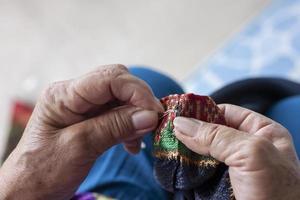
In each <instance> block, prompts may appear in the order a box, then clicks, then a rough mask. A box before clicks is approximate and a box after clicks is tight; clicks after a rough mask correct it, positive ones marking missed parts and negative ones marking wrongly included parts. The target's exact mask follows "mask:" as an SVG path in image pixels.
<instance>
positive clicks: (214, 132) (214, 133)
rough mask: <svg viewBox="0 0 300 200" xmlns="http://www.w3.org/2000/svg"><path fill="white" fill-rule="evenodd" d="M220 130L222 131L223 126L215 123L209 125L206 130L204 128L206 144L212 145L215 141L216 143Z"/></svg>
mask: <svg viewBox="0 0 300 200" xmlns="http://www.w3.org/2000/svg"><path fill="white" fill-rule="evenodd" d="M200 131H201V130H199V132H200ZM220 132H222V130H221V126H219V125H215V124H212V125H210V126H208V127H207V128H206V130H204V134H202V135H203V141H204V142H205V145H207V146H211V145H212V144H213V143H215V142H216V139H217V138H218V135H219V134H220ZM200 135H201V134H200Z"/></svg>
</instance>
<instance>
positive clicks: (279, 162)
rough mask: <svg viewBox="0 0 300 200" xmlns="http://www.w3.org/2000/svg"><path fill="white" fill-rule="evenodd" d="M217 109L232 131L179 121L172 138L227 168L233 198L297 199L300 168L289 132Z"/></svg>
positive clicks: (236, 110) (243, 113)
mask: <svg viewBox="0 0 300 200" xmlns="http://www.w3.org/2000/svg"><path fill="white" fill-rule="evenodd" d="M220 108H221V109H222V111H223V113H224V115H225V119H226V120H227V123H228V125H230V126H231V127H226V126H223V125H217V124H211V123H207V122H202V121H199V120H195V119H190V118H184V117H177V118H175V120H174V126H175V136H176V137H177V138H178V139H179V140H180V141H181V142H182V143H184V144H185V145H186V146H187V147H188V148H190V149H191V150H193V151H194V152H196V153H199V154H202V155H211V156H212V157H214V158H216V159H217V160H219V161H222V162H224V163H225V164H226V165H228V166H229V175H230V180H231V183H232V187H233V191H234V195H235V197H236V198H237V199H247V200H248V199H299V198H300V193H299V191H300V190H299V188H300V165H299V160H298V158H297V156H296V153H295V150H294V147H293V142H292V139H291V137H290V135H289V133H288V131H287V130H286V129H285V128H284V127H282V126H281V125H279V124H278V123H276V122H274V121H272V120H271V119H268V118H267V117H264V116H262V115H260V114H258V113H255V112H253V111H250V110H247V109H244V108H241V107H238V106H233V105H220Z"/></svg>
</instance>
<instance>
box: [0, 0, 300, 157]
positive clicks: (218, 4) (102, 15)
mask: <svg viewBox="0 0 300 200" xmlns="http://www.w3.org/2000/svg"><path fill="white" fill-rule="evenodd" d="M298 13H300V5H299V1H295V0H294V1H291V0H285V1H283V0H282V1H274V0H273V1H271V0H185V1H180V0H160V1H146V0H128V1H122V0H89V1H83V0H51V1H45V0H26V1H22V0H0V62H1V65H0V76H1V77H0V81H1V82H0V91H1V92H0V110H1V112H0V122H1V123H0V155H2V154H3V152H4V148H5V145H6V141H7V139H8V135H9V134H8V133H9V132H18V131H20V130H22V127H23V126H24V125H25V124H26V121H27V119H28V116H29V115H30V110H31V108H32V105H33V104H34V102H35V99H36V97H37V96H38V94H39V92H40V91H41V89H42V88H44V87H45V86H46V85H47V84H48V83H49V82H52V81H56V80H62V79H67V78H70V77H76V76H78V75H79V74H82V73H84V72H87V71H89V70H91V69H93V68H94V67H96V66H98V65H102V64H110V63H122V64H125V65H127V66H130V65H142V66H149V67H152V68H154V69H157V70H159V71H162V72H164V73H167V74H168V75H170V76H171V77H173V78H175V79H176V80H177V81H178V82H180V83H181V84H182V85H183V86H184V87H185V88H186V90H187V91H191V92H196V93H201V94H209V93H210V92H212V91H213V90H214V89H217V88H219V87H221V86H222V85H224V84H226V83H228V82H230V81H233V80H236V79H239V78H242V77H245V76H258V75H259V74H264V75H272V76H273V75H275V76H276V75H280V76H285V74H286V76H288V77H289V78H291V79H294V80H296V79H299V74H300V70H299V68H297V67H295V66H297V63H298V61H299V60H298V57H299V56H297V55H298V54H297V53H298V52H299V51H300V38H299V35H300V34H299V31H300V29H299V28H298V27H300V20H299V14H298ZM291 16H292V17H291ZM298 39H299V41H298ZM290 40H291V41H293V42H292V43H291V42H290ZM297 42H298V43H297ZM287 43H288V44H287ZM274 49H276V51H274ZM277 50H278V51H277ZM292 50H293V51H292ZM291 52H292V53H291ZM289 55H291V56H289ZM270 65H271V66H275V68H273V67H269V66H270ZM265 66H266V67H265ZM298 66H300V65H298ZM276 67H277V68H276ZM274 72H275V74H274ZM13 137H14V136H13ZM13 137H12V138H13ZM15 137H17V136H15ZM12 140H13V139H12Z"/></svg>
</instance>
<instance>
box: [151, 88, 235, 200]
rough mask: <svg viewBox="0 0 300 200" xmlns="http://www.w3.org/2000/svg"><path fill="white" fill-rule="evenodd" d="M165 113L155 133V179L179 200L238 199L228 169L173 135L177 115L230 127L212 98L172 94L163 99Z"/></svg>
mask: <svg viewBox="0 0 300 200" xmlns="http://www.w3.org/2000/svg"><path fill="white" fill-rule="evenodd" d="M161 103H162V104H163V106H164V108H165V113H164V115H163V116H162V118H161V121H160V125H159V126H158V128H157V130H156V131H155V134H154V137H153V138H154V139H153V140H154V141H153V144H154V145H153V146H154V152H153V153H154V157H155V158H156V161H155V164H154V176H155V178H156V180H157V181H158V182H159V183H160V185H161V186H162V187H163V188H164V189H166V190H168V191H170V192H173V193H175V197H176V199H178V198H179V199H199V200H208V199H210V200H212V199H218V200H220V199H221V200H222V199H234V195H233V191H232V188H231V184H230V180H229V175H228V167H227V166H226V165H225V164H223V163H220V162H218V161H217V160H215V159H214V158H212V157H210V156H204V155H199V154H196V153H195V152H193V151H191V150H189V149H188V148H187V147H186V146H185V145H184V144H183V143H181V142H180V141H179V140H177V139H176V137H175V136H174V134H173V128H174V126H173V120H174V118H175V117H176V116H184V117H191V118H195V119H199V120H202V121H206V122H211V123H217V124H223V125H226V122H225V118H224V116H223V114H222V112H221V110H220V109H219V108H218V106H217V105H216V104H215V103H214V101H213V100H212V99H211V98H210V97H208V96H199V95H194V94H182V95H177V94H175V95H170V96H167V97H164V98H162V99H161Z"/></svg>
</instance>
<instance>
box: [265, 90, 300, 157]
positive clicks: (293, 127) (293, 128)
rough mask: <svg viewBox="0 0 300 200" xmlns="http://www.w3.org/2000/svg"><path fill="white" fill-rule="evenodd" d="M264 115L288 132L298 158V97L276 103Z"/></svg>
mask: <svg viewBox="0 0 300 200" xmlns="http://www.w3.org/2000/svg"><path fill="white" fill-rule="evenodd" d="M266 115H267V116H268V117H270V118H271V119H273V120H275V121H277V122H279V123H280V124H282V125H283V126H284V127H286V128H287V129H288V130H289V132H290V133H291V135H292V137H293V140H294V144H295V148H296V151H297V154H298V157H300V95H298V96H293V97H288V98H285V99H283V100H281V101H279V102H277V103H276V104H275V105H273V106H272V107H271V108H270V109H269V110H268V112H267V113H266Z"/></svg>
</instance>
